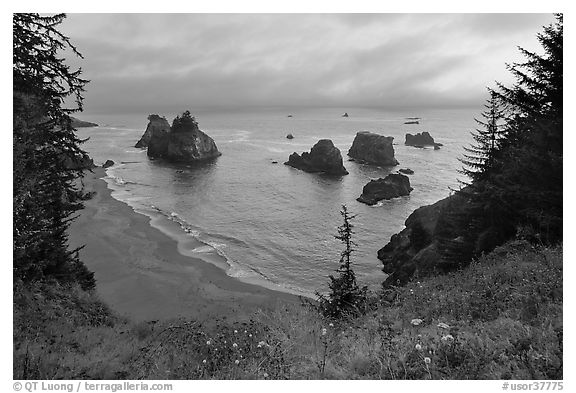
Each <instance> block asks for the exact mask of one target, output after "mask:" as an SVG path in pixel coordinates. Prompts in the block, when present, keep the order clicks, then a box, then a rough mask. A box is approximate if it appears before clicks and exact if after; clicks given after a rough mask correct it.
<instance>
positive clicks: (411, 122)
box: [404, 120, 420, 124]
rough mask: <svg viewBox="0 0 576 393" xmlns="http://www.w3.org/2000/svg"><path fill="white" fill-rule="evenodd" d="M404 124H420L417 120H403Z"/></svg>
mask: <svg viewBox="0 0 576 393" xmlns="http://www.w3.org/2000/svg"><path fill="white" fill-rule="evenodd" d="M404 124H420V122H419V121H418V120H410V121H405V122H404Z"/></svg>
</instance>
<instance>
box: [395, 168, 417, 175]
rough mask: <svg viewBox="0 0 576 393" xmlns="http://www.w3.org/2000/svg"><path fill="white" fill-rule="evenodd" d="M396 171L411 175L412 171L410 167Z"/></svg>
mask: <svg viewBox="0 0 576 393" xmlns="http://www.w3.org/2000/svg"><path fill="white" fill-rule="evenodd" d="M398 172H400V173H404V174H405V175H413V174H414V171H413V170H412V169H410V168H402V169H400V170H399V171H398Z"/></svg>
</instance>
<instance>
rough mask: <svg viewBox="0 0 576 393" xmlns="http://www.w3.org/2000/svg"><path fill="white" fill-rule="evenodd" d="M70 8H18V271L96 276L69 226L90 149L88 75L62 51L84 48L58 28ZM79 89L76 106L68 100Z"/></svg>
mask: <svg viewBox="0 0 576 393" xmlns="http://www.w3.org/2000/svg"><path fill="white" fill-rule="evenodd" d="M64 18H65V15H64V14H58V15H55V16H40V15H38V14H14V15H13V68H12V70H13V144H14V146H13V151H14V154H13V163H14V172H13V217H14V220H13V252H14V278H15V279H18V280H23V281H34V280H40V279H44V278H50V277H51V278H54V279H57V280H59V281H61V282H79V283H80V285H81V286H82V287H84V288H86V289H90V288H93V287H94V285H95V282H94V277H93V274H92V273H91V272H89V271H88V270H87V269H86V267H85V266H84V264H82V262H81V261H80V260H79V259H78V250H69V249H68V236H67V233H66V230H67V228H68V226H69V223H70V220H71V219H73V214H74V212H76V211H77V210H78V209H80V208H81V207H82V203H81V200H82V198H83V192H82V190H81V189H78V188H77V187H76V186H75V184H74V181H75V180H76V179H77V178H78V177H79V176H81V174H82V172H81V169H78V168H72V169H71V168H70V167H69V165H67V164H66V163H67V162H73V163H79V162H82V161H83V160H84V159H85V158H86V157H87V156H86V153H85V152H84V151H82V150H81V149H80V147H79V145H80V143H81V142H82V141H81V140H79V139H78V138H77V137H76V135H75V134H74V129H73V128H72V126H71V120H70V116H69V115H70V114H71V113H74V112H77V111H80V110H82V92H83V91H84V85H85V84H86V83H87V81H86V80H84V79H82V78H80V74H81V70H80V69H78V70H71V69H70V67H69V66H68V65H66V63H65V60H64V59H63V58H62V57H60V52H62V51H64V50H66V49H68V50H70V51H71V52H72V53H73V54H76V55H77V56H81V55H80V53H79V52H78V51H77V50H76V48H75V47H74V46H73V45H72V44H71V43H70V40H69V39H68V37H66V36H64V35H63V34H62V33H60V32H59V31H58V30H57V26H58V25H59V24H60V23H62V21H63V20H64ZM70 97H72V98H73V99H74V102H75V104H76V105H75V106H74V107H72V108H67V107H65V101H66V99H68V98H70Z"/></svg>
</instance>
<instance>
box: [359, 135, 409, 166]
mask: <svg viewBox="0 0 576 393" xmlns="http://www.w3.org/2000/svg"><path fill="white" fill-rule="evenodd" d="M393 141H394V138H393V137H391V136H383V135H378V134H375V133H373V132H369V131H360V132H358V133H357V134H356V137H355V138H354V142H352V147H351V148H350V150H348V156H350V157H352V158H354V159H355V160H358V161H362V162H366V163H368V164H374V165H382V166H394V165H398V161H397V160H396V158H394V147H393V146H392V142H393Z"/></svg>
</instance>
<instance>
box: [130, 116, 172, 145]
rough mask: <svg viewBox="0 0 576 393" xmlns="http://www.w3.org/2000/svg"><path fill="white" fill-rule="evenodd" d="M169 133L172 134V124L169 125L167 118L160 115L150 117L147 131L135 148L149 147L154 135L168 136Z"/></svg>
mask: <svg viewBox="0 0 576 393" xmlns="http://www.w3.org/2000/svg"><path fill="white" fill-rule="evenodd" d="M168 132H170V124H168V120H166V118H164V117H160V116H158V115H150V116H148V126H147V127H146V131H145V132H144V135H142V137H141V138H140V140H139V141H138V142H137V143H136V145H135V146H134V147H138V148H144V147H148V144H149V143H150V139H152V134H158V135H161V134H168Z"/></svg>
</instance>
